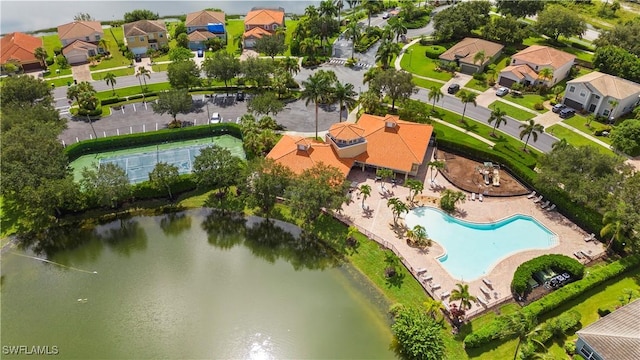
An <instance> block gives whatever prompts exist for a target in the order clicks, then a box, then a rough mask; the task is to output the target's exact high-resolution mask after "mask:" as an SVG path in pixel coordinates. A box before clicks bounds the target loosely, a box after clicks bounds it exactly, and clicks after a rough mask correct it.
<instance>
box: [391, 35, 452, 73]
mask: <svg viewBox="0 0 640 360" xmlns="http://www.w3.org/2000/svg"><path fill="white" fill-rule="evenodd" d="M428 47H429V46H423V45H420V43H416V44H414V45H412V46H411V47H409V49H407V52H406V53H405V55H404V56H403V57H402V60H401V61H400V66H401V67H402V69H404V70H406V71H408V72H410V73H413V74H416V75H422V76H425V77H428V78H432V79H437V80H443V81H449V80H451V78H452V77H453V76H452V75H451V73H448V72H445V71H438V70H436V68H437V67H438V60H434V59H430V58H428V57H426V56H425V55H424V53H425V50H426V49H427V48H428ZM409 51H410V53H409Z"/></svg>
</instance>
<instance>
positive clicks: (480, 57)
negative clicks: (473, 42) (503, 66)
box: [473, 50, 487, 67]
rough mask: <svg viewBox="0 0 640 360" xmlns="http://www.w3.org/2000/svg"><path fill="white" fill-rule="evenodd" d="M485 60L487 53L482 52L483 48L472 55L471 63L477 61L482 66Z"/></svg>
mask: <svg viewBox="0 0 640 360" xmlns="http://www.w3.org/2000/svg"><path fill="white" fill-rule="evenodd" d="M485 60H487V54H486V53H485V52H484V50H480V51H478V52H477V53H476V54H475V55H473V63H474V64H478V63H479V64H480V67H482V64H484V61H485Z"/></svg>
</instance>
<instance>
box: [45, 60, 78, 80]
mask: <svg viewBox="0 0 640 360" xmlns="http://www.w3.org/2000/svg"><path fill="white" fill-rule="evenodd" d="M58 70H60V71H59V72H58ZM71 73H72V71H71V68H66V69H60V67H59V66H58V65H57V64H55V63H54V64H53V65H51V66H49V67H48V68H47V73H45V75H44V78H45V79H47V78H52V77H59V76H67V75H71Z"/></svg>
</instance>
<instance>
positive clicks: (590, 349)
mask: <svg viewBox="0 0 640 360" xmlns="http://www.w3.org/2000/svg"><path fill="white" fill-rule="evenodd" d="M576 334H577V335H578V341H577V342H576V353H578V354H580V355H581V356H582V357H583V358H585V359H587V360H637V359H640V300H635V301H634V302H632V303H630V304H627V305H625V306H623V307H621V308H619V309H617V310H616V311H614V312H612V313H611V314H609V315H606V316H605V317H602V318H600V319H599V320H598V321H596V322H594V323H593V324H591V325H589V326H587V327H585V328H583V329H581V330H579V331H578V332H577V333H576Z"/></svg>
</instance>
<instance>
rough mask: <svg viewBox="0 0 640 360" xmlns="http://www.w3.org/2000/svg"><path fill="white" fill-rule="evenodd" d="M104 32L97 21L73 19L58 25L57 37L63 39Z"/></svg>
mask: <svg viewBox="0 0 640 360" xmlns="http://www.w3.org/2000/svg"><path fill="white" fill-rule="evenodd" d="M96 32H97V33H101V34H104V31H103V30H102V25H100V22H99V21H74V22H71V23H68V24H64V25H60V26H58V37H59V38H60V40H63V39H76V38H83V37H85V36H90V35H93V34H94V33H96Z"/></svg>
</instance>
